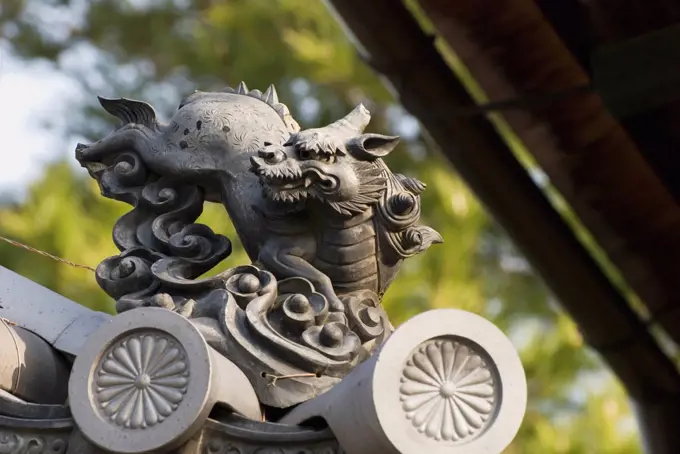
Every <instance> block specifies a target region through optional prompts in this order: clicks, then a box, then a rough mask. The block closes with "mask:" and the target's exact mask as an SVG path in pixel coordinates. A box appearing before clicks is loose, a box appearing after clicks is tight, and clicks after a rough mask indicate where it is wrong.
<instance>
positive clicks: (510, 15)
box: [420, 0, 680, 343]
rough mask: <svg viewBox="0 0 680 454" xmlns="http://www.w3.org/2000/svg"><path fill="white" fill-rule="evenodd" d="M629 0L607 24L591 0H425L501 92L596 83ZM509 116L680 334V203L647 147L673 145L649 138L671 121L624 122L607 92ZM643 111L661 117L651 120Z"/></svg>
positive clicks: (677, 337)
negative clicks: (600, 50) (595, 56)
mask: <svg viewBox="0 0 680 454" xmlns="http://www.w3.org/2000/svg"><path fill="white" fill-rule="evenodd" d="M599 3H600V4H604V3H612V2H606V1H600V2H599ZM618 3H619V4H618V8H617V9H616V10H614V11H609V10H606V9H598V10H597V11H598V13H597V23H599V24H603V23H608V24H609V26H608V27H604V26H596V25H594V24H595V23H596V21H595V13H594V12H593V13H592V14H591V11H589V10H587V9H583V8H585V7H584V6H583V3H581V2H569V1H567V2H552V3H551V2H549V1H547V0H544V1H542V2H538V1H535V0H512V1H508V0H502V1H499V0H463V1H456V2H450V1H445V0H421V2H420V4H421V5H422V7H423V9H424V10H425V11H426V12H427V14H428V17H429V18H430V20H431V21H432V22H433V24H434V25H435V27H436V28H437V31H438V33H440V34H441V36H442V37H443V38H444V39H445V40H446V42H447V43H448V44H449V45H450V46H451V47H452V48H453V49H454V51H455V52H456V54H457V56H458V57H459V58H461V60H462V61H463V62H464V64H465V65H466V67H467V69H468V70H469V71H470V72H471V74H472V75H473V76H474V77H475V79H476V81H477V82H478V83H479V84H480V85H481V87H482V88H483V90H484V91H485V93H486V95H487V96H488V97H489V98H490V99H491V100H492V101H493V100H502V99H513V98H521V97H526V96H527V94H531V95H533V96H536V95H540V94H549V93H560V92H567V93H569V91H570V90H574V89H576V88H578V87H584V86H588V85H590V84H591V76H590V74H589V72H588V68H587V67H584V66H587V65H588V63H589V60H588V55H587V53H588V51H591V52H592V51H594V50H595V48H596V47H597V45H598V42H597V41H596V38H594V36H597V35H598V34H599V35H602V36H609V37H610V38H609V39H608V41H609V42H610V43H611V42H612V40H613V39H614V38H611V36H612V35H614V36H616V34H617V33H616V32H615V31H614V30H619V29H618V28H616V27H614V26H613V25H611V23H612V22H617V21H622V15H623V14H624V13H621V12H620V10H621V9H625V7H624V6H623V5H621V2H618ZM624 3H625V2H624ZM629 3H631V2H629ZM637 3H640V2H637ZM653 3H655V2H654V1H651V2H646V4H648V5H649V4H653ZM557 4H560V7H561V8H562V13H564V12H565V9H566V8H567V7H569V6H570V5H571V8H572V15H571V20H572V22H571V24H572V25H571V27H569V23H566V24H565V23H560V24H559V27H558V26H554V25H553V23H552V22H551V21H550V20H549V19H548V18H547V17H546V14H545V13H544V10H542V8H541V6H543V8H544V9H546V10H548V12H556V11H554V10H555V9H557V8H558V6H557ZM597 4H598V2H597V1H595V2H590V5H592V6H593V7H594V6H595V5H597ZM630 11H631V13H632V12H633V11H635V10H630ZM579 13H580V14H579ZM614 13H616V14H614ZM608 14H609V15H608ZM553 17H554V18H555V19H554V20H557V21H559V20H562V19H560V16H559V15H558V14H554V15H553ZM670 17H672V16H670ZM628 19H630V18H628ZM579 22H580V23H579ZM632 23H636V22H635V21H632ZM656 25H658V22H656ZM622 26H623V25H622ZM560 31H561V32H562V34H564V35H565V38H563V37H562V35H561V34H560ZM638 31H640V30H638ZM618 35H621V33H619V34H618ZM622 37H623V36H622ZM570 44H571V48H570ZM579 60H580V61H579ZM678 64H680V62H679V63H678ZM631 70H634V68H631ZM503 115H504V117H505V119H506V120H507V122H508V124H509V125H510V126H511V127H512V129H513V130H514V131H515V133H516V134H517V135H518V136H519V137H520V138H521V139H522V141H523V142H524V144H525V145H526V147H527V149H528V150H529V152H530V153H532V154H533V156H534V157H535V158H536V161H537V162H538V164H539V165H540V167H541V168H542V169H543V170H544V171H545V172H546V174H547V175H548V176H549V178H550V179H551V182H552V183H553V184H554V186H555V187H556V188H557V189H558V191H559V192H560V193H561V195H562V196H563V197H564V198H565V199H566V200H567V202H568V203H569V204H570V205H571V207H572V209H573V210H574V212H575V213H576V214H577V215H578V217H579V219H580V220H581V221H582V222H583V224H584V225H585V226H586V228H587V229H588V230H589V231H590V232H591V233H592V234H593V235H594V236H595V238H596V240H597V242H598V243H599V245H600V246H601V247H602V248H603V249H604V251H605V252H606V253H607V255H608V257H609V259H610V260H611V261H612V263H613V264H614V265H615V266H616V267H617V268H618V269H619V271H620V272H621V273H622V275H623V277H624V278H625V280H626V281H627V283H628V284H629V285H630V286H631V288H632V289H633V290H634V291H635V292H636V293H637V294H638V295H640V297H641V298H642V300H643V301H644V303H645V305H646V306H647V308H648V309H649V312H650V313H651V314H652V317H654V318H655V319H656V321H658V323H659V324H660V326H662V327H663V328H664V329H665V331H666V332H667V333H668V334H669V336H670V337H671V338H672V339H673V340H674V341H675V342H676V343H680V310H677V309H680V279H678V276H680V207H679V206H678V204H677V202H676V200H675V199H674V197H673V195H672V193H671V191H670V190H669V188H668V187H667V186H666V185H665V184H664V181H663V180H662V179H661V178H660V175H659V171H657V169H661V170H662V171H664V172H667V171H668V170H670V167H671V166H668V165H663V164H662V163H661V164H659V165H657V169H655V168H654V167H653V165H652V164H651V163H650V159H651V160H652V162H653V161H654V159H655V158H656V159H657V160H658V159H662V158H660V157H659V156H658V154H659V153H654V152H651V153H650V154H649V156H650V157H651V158H650V157H646V156H645V154H644V150H646V149H651V150H653V151H657V150H659V148H663V147H666V148H667V147H668V145H663V146H661V147H660V146H659V143H658V142H657V144H654V143H653V141H650V140H648V139H649V138H652V139H653V135H654V134H655V135H656V136H657V139H656V140H657V141H660V140H662V139H661V138H662V137H664V134H663V132H662V131H661V125H663V124H667V122H666V121H664V120H660V119H659V114H658V113H644V114H638V115H636V119H631V120H627V121H622V122H620V121H618V120H617V119H615V118H614V117H613V116H612V115H611V114H610V113H609V111H608V109H607V107H606V106H605V105H604V103H603V101H602V99H601V97H600V95H599V94H598V93H597V91H583V92H575V93H572V94H569V95H566V96H563V97H560V98H556V99H553V100H552V101H551V102H549V103H544V104H541V103H539V104H534V105H532V104H531V103H528V104H526V105H525V106H523V107H522V108H521V109H515V110H513V109H511V110H507V111H504V112H503ZM645 115H647V118H645V119H642V118H643V117H645ZM650 117H651V118H653V117H656V118H657V122H656V123H651V122H650ZM642 122H647V123H649V124H650V125H651V126H652V127H651V128H650V127H649V125H648V126H647V127H646V128H644V130H641V128H640V127H639V126H640V123H642ZM636 132H637V134H636ZM631 133H632V134H631ZM636 135H637V139H638V140H637V141H636V140H635V138H636V137H635V136H636ZM645 139H647V140H645ZM675 145H676V146H679V145H680V142H676V143H675ZM674 170H676V171H677V170H678V169H677V168H676V169H674Z"/></svg>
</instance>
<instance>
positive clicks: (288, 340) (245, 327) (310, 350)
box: [94, 152, 391, 377]
mask: <svg viewBox="0 0 680 454" xmlns="http://www.w3.org/2000/svg"><path fill="white" fill-rule="evenodd" d="M94 176H95V178H97V179H98V181H99V183H100V187H101V190H102V193H103V195H104V196H106V197H109V198H113V199H116V200H120V201H124V202H126V203H129V204H131V205H132V206H133V207H134V208H133V209H132V210H131V211H130V212H129V213H127V214H125V215H123V216H122V217H121V218H120V219H119V220H118V222H117V223H116V225H115V227H114V229H113V237H114V241H115V243H116V245H117V247H118V248H119V249H120V250H121V251H122V252H121V253H120V254H119V255H117V256H114V257H110V258H107V259H105V260H104V261H102V263H101V264H100V265H99V266H98V268H97V273H96V277H97V281H98V283H99V284H100V286H101V287H102V288H103V289H104V291H106V292H107V293H108V294H109V295H110V296H111V297H113V298H114V299H115V300H116V309H117V311H118V312H123V311H127V310H130V309H133V308H136V307H143V306H158V307H165V308H167V309H169V310H173V311H177V312H179V313H181V314H182V315H184V316H186V317H188V318H192V319H205V318H209V319H213V320H217V321H218V324H219V325H220V328H221V331H222V333H223V334H231V339H232V342H236V343H238V344H239V345H240V347H241V348H242V349H244V350H246V351H247V352H249V353H250V354H252V355H255V356H258V357H260V358H261V359H262V358H263V357H262V355H261V354H260V353H259V352H261V351H265V352H268V353H267V354H266V355H265V356H264V359H263V360H264V361H265V362H268V361H267V358H271V359H272V362H276V361H278V360H280V359H284V360H285V361H286V362H287V363H290V364H291V365H292V366H293V367H295V368H298V369H299V372H300V373H310V374H312V375H313V374H315V373H323V374H324V375H330V376H335V377H341V376H343V375H344V374H345V373H347V372H348V371H349V370H350V369H351V368H352V367H353V366H354V365H355V364H356V363H357V362H358V361H360V360H361V359H363V358H365V357H366V356H367V355H368V354H370V352H371V351H372V349H373V348H374V347H375V345H377V344H379V343H380V342H381V341H382V339H383V338H384V337H386V336H387V335H388V334H389V332H390V329H391V326H390V325H389V321H388V319H387V315H386V314H385V312H384V310H383V309H382V308H381V307H380V304H379V300H378V297H377V295H375V294H374V293H372V292H354V293H350V294H347V295H344V296H343V300H344V301H346V303H347V307H348V310H347V313H346V314H338V313H329V310H328V301H327V300H326V298H325V297H324V296H323V295H321V294H320V293H318V292H316V291H315V289H314V286H313V285H312V284H311V283H310V282H309V281H307V280H305V279H302V278H289V279H286V280H282V281H279V282H277V281H276V279H275V278H274V276H273V275H272V274H271V273H269V272H268V271H266V270H261V269H259V268H257V267H255V266H252V265H246V266H239V267H235V268H232V269H229V270H227V271H225V272H223V273H220V274H217V275H215V276H212V277H209V278H205V279H196V277H197V276H199V275H201V274H202V273H204V272H206V271H208V270H209V269H211V268H212V267H214V266H215V265H216V264H217V263H219V262H220V261H221V260H223V259H224V258H226V257H227V256H228V255H229V254H230V252H231V243H230V241H229V240H228V239H227V238H226V237H224V236H222V235H218V234H215V233H214V232H213V231H212V230H211V229H210V228H209V227H207V226H205V225H201V224H196V223H194V221H195V220H196V219H197V218H198V216H200V214H201V212H202V207H203V203H204V194H203V192H202V190H201V189H200V188H198V187H196V186H193V185H189V184H186V183H183V182H182V181H180V180H176V179H172V178H160V177H158V176H157V175H154V174H153V173H152V172H150V171H149V169H148V168H147V167H146V165H145V163H144V162H143V161H142V159H141V158H140V157H139V156H138V155H137V154H135V153H133V152H125V153H122V154H120V155H119V156H117V157H116V159H115V161H114V162H112V164H111V165H109V166H108V167H106V168H104V169H103V170H102V169H100V170H99V171H98V172H96V173H95V175H94ZM201 326H202V325H200V324H199V329H200V328H201ZM221 345H222V344H220V345H219V346H218V345H213V346H214V347H216V348H217V349H218V350H224V351H222V353H223V354H225V355H227V356H229V353H228V352H227V351H226V349H225V348H222V349H221V348H220V346H221ZM274 370H276V368H275V367H274Z"/></svg>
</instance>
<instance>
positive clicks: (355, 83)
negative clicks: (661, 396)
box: [0, 0, 639, 454]
mask: <svg viewBox="0 0 680 454" xmlns="http://www.w3.org/2000/svg"><path fill="white" fill-rule="evenodd" d="M76 3H78V4H83V2H75V1H66V0H63V1H48V0H4V1H3V5H2V8H0V27H2V28H0V30H3V31H4V33H7V34H9V31H11V32H12V36H11V40H12V46H13V50H14V51H15V52H16V53H17V54H18V55H20V56H22V57H23V58H26V59H36V58H43V59H47V60H49V61H53V62H55V63H54V64H55V67H57V68H58V69H59V70H61V71H63V72H66V73H68V74H70V75H71V76H72V77H74V78H76V79H77V80H79V81H80V82H81V83H82V84H83V87H84V89H85V90H88V91H89V92H90V93H93V94H94V93H96V94H102V95H107V96H116V95H118V96H127V97H138V98H143V99H147V100H150V101H152V102H153V103H154V104H155V105H157V106H158V108H159V111H161V112H162V113H163V114H165V115H167V114H168V113H169V112H170V111H171V110H172V109H174V107H175V106H176V105H177V103H178V101H179V99H180V97H181V96H183V95H186V94H188V93H189V92H190V91H191V90H193V89H194V88H200V89H204V90H205V89H211V88H219V87H220V86H222V85H225V84H229V85H235V84H236V83H238V82H239V81H240V80H245V81H247V83H248V85H249V86H250V88H260V89H264V88H266V86H267V85H268V84H270V83H274V84H275V85H276V87H277V89H278V91H279V95H280V98H281V99H282V100H284V101H285V102H288V104H289V107H290V108H291V110H292V111H293V113H294V115H295V116H296V118H299V119H300V120H301V123H302V124H303V125H318V124H322V123H325V122H329V121H332V120H335V119H336V118H337V117H338V116H340V115H343V114H345V113H346V112H347V111H349V110H350V109H351V107H353V105H354V104H356V103H358V102H360V101H361V102H364V103H365V104H366V105H367V106H368V107H369V109H370V110H371V111H372V112H373V115H374V121H373V124H372V126H371V128H373V129H377V130H382V131H385V130H391V131H392V132H396V133H404V132H406V133H409V131H408V130H407V129H406V128H405V126H404V125H406V124H407V123H408V122H412V119H410V118H409V117H408V116H407V115H406V114H405V113H403V112H402V111H401V110H400V109H399V108H398V106H397V105H396V104H395V101H394V100H393V99H391V97H390V95H389V94H388V92H387V90H385V88H384V87H383V86H382V85H381V84H380V82H379V80H378V79H377V78H376V77H375V76H374V75H373V74H372V73H371V72H370V71H369V70H368V69H367V68H366V67H365V66H364V65H363V64H362V62H361V61H360V59H359V58H358V55H357V53H356V51H355V49H354V48H353V46H352V45H351V43H350V42H349V41H348V39H347V38H346V37H345V35H344V33H343V32H342V30H341V28H340V27H339V25H338V24H337V23H336V22H334V20H333V18H332V17H331V15H330V14H329V13H328V11H327V10H326V9H325V7H324V6H323V4H322V3H321V2H318V1H311V0H279V1H276V2H273V1H272V0H248V1H246V0H231V1H229V2H226V1H217V0H193V1H184V2H178V1H170V0H156V1H151V0H148V1H145V2H142V1H139V0H137V1H134V2H133V1H123V0H98V1H95V2H89V5H88V6H87V7H86V11H85V15H84V20H83V21H82V23H76V24H75V25H74V24H71V26H69V27H65V28H64V30H62V31H63V33H48V32H49V31H50V30H49V28H48V26H47V22H46V20H47V19H46V18H48V17H52V16H50V14H54V13H55V11H56V12H59V11H61V12H62V13H63V12H65V11H68V9H69V8H73V5H75V4H76ZM140 4H142V5H147V6H144V7H141V6H139V5H140ZM180 4H188V7H182V6H177V5H180ZM149 5H151V6H149ZM30 11H33V12H35V11H39V12H40V14H28V13H27V12H30ZM67 16H68V15H67ZM54 17H56V16H54ZM60 17H62V16H60ZM68 17H71V18H73V17H75V16H68ZM41 18H42V19H41ZM76 22H78V21H76ZM50 27H56V26H55V25H54V24H52V25H50ZM57 28H58V27H57ZM8 30H9V31H8ZM84 46H85V47H87V46H91V47H92V48H94V49H97V51H98V56H99V57H98V58H97V59H96V61H95V60H92V61H90V60H88V59H74V58H70V59H69V58H67V57H68V56H69V55H71V56H72V55H74V52H76V50H78V49H81V50H82V49H83V47H84ZM74 61H75V63H74ZM93 75H94V76H96V77H93ZM173 87H178V88H177V89H175V88H173ZM90 98H92V100H93V101H94V95H92V96H90ZM74 109H75V110H73V111H72V116H71V117H72V122H71V124H70V128H71V131H68V133H72V132H78V133H80V134H83V135H85V136H86V137H88V138H90V139H98V138H99V137H101V136H102V135H103V134H105V133H106V132H107V131H108V130H110V128H111V124H110V119H109V118H107V117H105V116H103V115H102V114H101V109H99V108H94V105H93V104H91V105H86V106H82V111H81V112H80V113H79V112H78V111H77V106H75V107H74ZM452 133H455V131H453V132H452ZM404 135H405V136H406V137H405V140H404V144H403V145H402V146H400V148H399V149H397V151H395V152H394V153H393V155H392V156H390V158H389V160H388V161H389V165H390V166H391V167H392V168H393V169H394V170H395V171H399V172H403V173H406V174H409V175H413V176H416V177H418V178H420V179H422V180H423V181H425V182H426V183H427V184H428V189H427V190H426V191H425V193H424V195H423V212H422V218H423V222H424V223H426V224H428V225H431V226H432V227H434V228H436V229H437V230H438V231H439V232H440V233H441V234H442V236H443V237H444V240H445V244H443V245H437V246H434V247H432V248H431V250H430V251H428V252H427V253H426V254H423V255H421V256H419V257H416V258H413V259H411V260H409V261H407V262H406V263H405V264H404V266H403V268H402V271H401V272H400V275H399V277H398V278H397V280H396V281H395V283H394V284H393V285H392V287H391V288H390V290H389V292H388V294H387V295H386V298H385V305H386V307H387V309H388V311H389V313H390V314H391V316H392V317H393V320H394V322H395V324H398V323H399V322H402V321H404V320H405V319H408V318H409V317H411V316H413V315H414V314H416V313H418V312H421V311H423V310H427V309H430V308H434V307H458V308H461V309H464V310H468V311H472V312H476V313H480V314H483V315H484V316H486V317H488V318H489V319H491V320H492V321H493V322H494V323H496V324H497V325H498V326H500V327H501V328H502V329H503V330H505V331H506V332H508V333H509V334H510V335H511V338H512V339H513V340H514V341H515V342H516V345H517V347H518V348H519V350H520V352H521V356H522V360H523V362H524V365H525V367H526V371H527V375H528V379H529V397H530V401H529V409H528V412H527V417H526V420H525V423H524V425H523V427H522V429H521V431H520V434H519V435H518V437H517V439H516V440H515V442H514V443H513V444H512V446H511V447H510V448H508V450H507V452H508V453H544V452H549V453H564V454H567V453H568V454H580V453H583V454H586V453H588V454H589V453H595V452H597V453H637V452H639V447H638V441H637V436H636V434H635V432H634V431H631V430H630V429H628V430H622V429H621V426H622V425H624V423H625V422H626V421H628V420H629V409H628V406H627V403H626V400H625V395H624V393H623V391H622V389H621V387H620V386H619V385H618V384H617V383H616V382H615V381H614V379H613V378H612V377H611V376H610V375H609V374H608V373H607V372H606V371H605V370H604V369H603V367H602V365H601V363H600V362H599V361H598V360H597V359H596V358H594V356H593V355H592V354H591V353H590V352H589V351H588V350H587V349H586V348H585V347H584V345H583V342H582V339H581V337H580V336H579V333H578V331H577V329H576V327H575V326H574V324H573V323H572V322H571V320H570V319H569V318H568V317H567V316H566V315H565V314H564V313H563V312H562V311H561V310H560V309H558V308H557V306H556V304H555V302H554V301H553V300H552V298H551V296H550V294H549V293H548V292H547V290H546V289H545V288H544V287H543V285H542V284H541V282H540V281H539V279H538V278H537V276H536V275H535V274H534V273H533V272H532V271H531V269H530V268H529V267H528V265H527V264H526V261H525V260H524V259H523V258H522V257H521V256H520V255H519V254H518V252H517V251H516V250H514V248H513V246H512V245H511V244H510V242H509V241H508V239H507V237H506V236H505V234H504V233H503V232H502V231H501V230H500V229H499V228H498V226H497V225H496V224H494V223H493V222H492V221H491V220H490V219H489V217H488V216H487V214H486V213H485V212H484V210H483V208H482V207H481V206H480V205H479V203H478V202H477V201H476V199H475V198H474V196H473V195H472V194H471V193H470V191H469V190H468V189H467V187H466V186H465V185H464V184H463V182H462V181H461V179H460V178H459V177H458V176H457V175H456V173H455V172H454V171H453V170H452V169H451V168H450V167H449V166H448V164H447V163H446V162H445V161H444V159H443V158H442V157H441V156H440V155H439V154H438V153H437V152H436V151H435V150H433V149H432V147H429V146H427V143H426V142H425V140H424V139H423V138H422V137H421V136H420V135H419V134H412V133H409V134H404ZM69 159H71V158H69ZM126 210H127V206H125V205H123V204H121V203H117V202H113V201H110V200H107V199H104V198H103V197H101V196H100V195H99V193H98V189H97V187H96V185H95V184H94V182H93V181H91V180H89V179H88V177H87V175H86V173H85V172H84V171H81V172H77V173H76V172H75V171H74V170H73V168H72V167H71V166H70V165H68V164H67V163H64V162H58V163H54V164H52V165H50V166H48V167H47V168H46V170H45V173H44V176H43V177H42V178H41V179H40V180H39V181H38V182H37V183H36V184H35V185H34V186H33V187H32V188H31V191H30V193H29V196H28V198H27V199H26V200H25V201H24V202H22V203H21V204H18V205H15V206H11V205H7V206H5V207H3V208H0V234H2V235H5V236H9V237H12V238H15V239H17V240H19V241H22V242H24V243H26V244H30V245H32V246H35V247H37V248H40V249H42V250H45V251H49V252H51V253H54V254H57V255H59V256H62V257H65V258H67V259H69V260H72V261H74V262H78V263H84V264H88V265H90V266H96V264H97V263H99V261H100V260H101V259H103V258H104V257H106V256H110V255H113V254H115V253H116V250H115V248H114V246H113V244H112V241H111V238H110V231H111V227H112V226H113V223H114V222H115V220H116V219H117V218H118V216H120V215H121V214H122V213H124V212H125V211H126ZM201 221H202V222H205V223H207V224H208V225H210V226H211V227H213V228H214V229H215V230H217V231H220V232H221V233H224V234H225V235H227V236H228V237H229V238H230V239H231V240H232V241H233V242H234V253H233V254H232V256H231V257H230V258H229V259H228V260H227V261H226V263H224V264H222V265H220V267H219V268H218V269H216V270H214V271H218V270H221V269H224V268H226V267H227V266H233V265H234V264H243V263H246V262H247V257H246V255H245V253H244V252H243V250H242V248H240V246H239V245H238V244H237V243H238V242H237V238H236V235H235V234H234V231H233V227H232V226H231V224H230V223H229V220H228V218H227V217H226V215H225V213H224V211H223V210H222V209H221V207H219V206H214V205H209V206H206V209H205V212H204V214H203V216H202V217H201ZM0 264H2V265H3V266H7V267H9V268H11V269H14V270H16V271H17V272H19V273H21V274H23V275H25V276H27V277H29V278H31V279H34V280H36V281H38V282H40V283H42V284H43V285H46V286H47V287H50V288H52V289H54V290H56V291H58V292H59V293H62V294H64V295H66V296H67V297H69V298H72V299H74V300H75V301H78V302H80V303H82V304H85V305H88V306H90V307H93V308H96V309H100V310H111V309H112V305H111V302H110V301H109V299H108V298H107V297H106V295H104V294H103V292H102V291H101V290H100V289H99V288H98V287H97V285H96V283H95V281H94V279H93V276H92V274H91V273H90V272H88V271H86V270H82V269H75V268H71V267H68V266H66V265H61V264H57V263H54V262H52V261H50V260H49V259H46V258H44V257H40V256H38V255H35V254H30V253H28V252H25V251H22V250H18V249H14V248H12V247H10V246H7V245H2V244H0ZM592 377H595V378H596V380H595V381H596V382H597V383H598V384H599V386H597V387H594V386H592V385H589V384H588V383H590V382H592V381H593V380H592Z"/></svg>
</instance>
